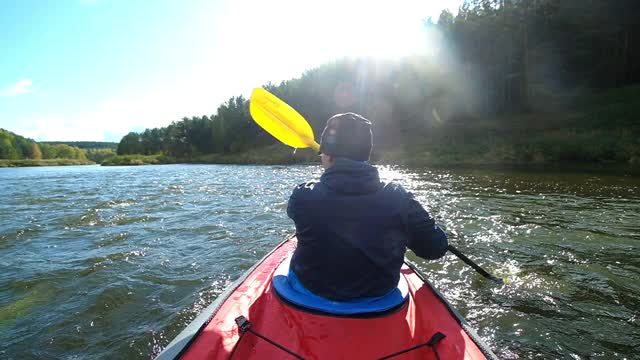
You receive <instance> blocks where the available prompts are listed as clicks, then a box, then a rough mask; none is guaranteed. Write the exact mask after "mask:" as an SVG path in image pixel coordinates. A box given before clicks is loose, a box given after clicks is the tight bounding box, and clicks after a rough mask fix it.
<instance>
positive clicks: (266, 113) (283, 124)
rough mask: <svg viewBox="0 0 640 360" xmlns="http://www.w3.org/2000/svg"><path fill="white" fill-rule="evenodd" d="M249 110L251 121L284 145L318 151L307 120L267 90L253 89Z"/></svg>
mask: <svg viewBox="0 0 640 360" xmlns="http://www.w3.org/2000/svg"><path fill="white" fill-rule="evenodd" d="M249 112H250V113H251V117H252V118H253V121H255V122H256V123H258V125H260V126H261V127H262V128H263V129H265V130H266V131H267V132H268V133H269V134H271V135H273V137H275V138H276V139H278V140H280V141H281V142H283V143H284V144H285V145H289V146H291V147H293V148H312V149H313V150H315V151H320V145H318V143H317V142H316V141H315V140H314V138H313V130H312V129H311V126H310V125H309V123H308V122H307V120H305V119H304V117H303V116H302V115H300V114H299V113H298V112H297V111H296V110H295V109H294V108H292V107H291V106H289V105H288V104H287V103H285V102H284V101H282V100H280V99H278V98H277V97H276V96H275V95H273V94H271V93H270V92H268V91H267V90H265V89H261V88H257V89H254V90H253V93H252V94H251V99H250V103H249Z"/></svg>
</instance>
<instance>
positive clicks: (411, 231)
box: [287, 158, 447, 300]
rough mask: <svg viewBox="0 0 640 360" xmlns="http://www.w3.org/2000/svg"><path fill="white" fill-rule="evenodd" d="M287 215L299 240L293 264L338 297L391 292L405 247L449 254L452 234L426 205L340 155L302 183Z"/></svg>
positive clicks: (311, 285)
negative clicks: (313, 178) (316, 179)
mask: <svg viewBox="0 0 640 360" xmlns="http://www.w3.org/2000/svg"><path fill="white" fill-rule="evenodd" d="M287 213H288V215H289V217H291V218H292V219H293V220H294V222H295V224H296V234H297V237H298V247H297V249H296V251H295V253H294V255H293V258H292V261H291V269H292V270H293V271H294V272H295V273H296V275H297V276H298V278H299V279H300V281H301V282H302V284H304V286H305V287H307V288H308V289H309V290H310V291H312V292H314V293H316V294H317V295H320V296H322V297H325V298H329V299H333V300H348V299H354V298H362V297H377V296H382V295H385V294H386V293H387V292H389V291H391V290H392V289H393V288H395V286H396V284H397V282H398V280H399V270H400V267H401V266H402V262H403V259H404V253H405V251H406V248H407V247H410V248H412V249H413V250H414V251H415V252H416V254H418V255H419V256H422V257H425V258H438V257H441V256H442V255H444V253H445V252H446V247H447V240H446V235H445V234H444V232H442V230H440V229H439V228H438V227H437V226H436V225H435V222H434V221H433V219H432V218H431V217H430V216H429V215H428V214H427V212H426V211H424V209H423V208H422V207H421V206H420V204H418V203H417V201H415V199H413V197H412V196H411V195H410V194H409V193H407V192H406V191H405V190H404V189H403V188H402V186H400V185H397V184H393V183H389V184H384V183H382V182H380V179H379V177H378V172H377V170H376V168H375V167H373V166H371V165H369V164H367V163H366V162H362V161H353V160H349V159H345V158H338V159H336V161H335V163H334V164H333V165H332V166H331V167H330V168H329V169H327V170H326V171H325V173H324V174H323V175H322V177H321V178H320V182H319V183H306V184H302V185H299V186H298V187H296V189H295V190H294V191H293V194H292V195H291V198H290V200H289V206H288V209H287Z"/></svg>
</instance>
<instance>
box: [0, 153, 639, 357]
mask: <svg viewBox="0 0 640 360" xmlns="http://www.w3.org/2000/svg"><path fill="white" fill-rule="evenodd" d="M320 173H321V169H320V168H319V167H317V166H294V167H281V166H278V167H269V166H264V167H257V166H217V165H207V166H205V165H203V166H190V165H175V166H173V165H172V166H148V167H135V168H126V167H125V168H121V167H114V168H102V167H55V168H29V169H27V168H24V169H0V184H2V186H0V198H1V199H3V201H2V202H0V273H2V274H3V276H2V277H0V343H2V344H3V347H2V348H1V349H0V358H9V359H13V358H16V359H18V358H19V359H28V358H43V357H44V358H59V357H73V356H79V357H87V356H89V355H90V357H95V358H113V357H116V358H141V359H142V358H149V357H150V354H154V353H157V352H158V351H159V350H160V349H161V348H162V347H163V346H164V345H166V344H167V343H168V342H169V341H170V340H171V339H172V338H173V336H175V335H176V334H177V333H178V332H179V331H180V330H181V329H182V328H183V327H184V326H185V325H186V324H187V323H188V322H189V321H190V320H192V319H193V318H194V317H195V315H196V314H197V313H198V312H199V311H200V310H202V309H203V308H204V307H206V305H207V304H209V303H210V302H211V301H213V300H214V299H215V298H216V297H217V296H218V295H219V294H220V293H221V292H222V291H223V290H224V289H225V287H226V286H228V285H229V284H230V283H231V282H232V281H233V280H234V279H235V278H237V277H238V276H240V274H241V273H242V272H243V271H244V270H246V269H247V268H249V267H250V266H251V265H252V264H253V263H255V262H256V261H257V260H258V259H259V258H260V257H262V256H263V255H264V254H266V253H267V252H268V251H269V250H271V248H272V247H273V246H274V245H275V244H277V243H278V242H280V241H281V240H282V239H283V238H284V236H285V235H286V234H288V233H289V232H291V231H292V229H293V224H292V223H291V222H290V220H289V219H288V218H287V217H286V211H285V210H286V202H287V198H288V196H289V194H290V191H291V189H292V188H293V186H294V185H295V184H297V183H300V182H302V181H305V180H307V179H309V178H317V177H318V176H319V175H320ZM380 173H381V176H382V177H383V178H384V179H385V180H395V181H398V182H401V183H402V184H403V185H405V187H407V189H409V190H410V191H412V192H413V193H414V194H415V195H416V197H417V198H418V199H419V200H420V201H421V202H422V203H423V204H424V205H425V207H427V208H428V209H429V210H430V211H431V212H432V214H433V215H434V216H435V217H436V218H437V220H438V221H439V222H440V223H441V224H442V225H443V227H445V228H446V230H447V232H448V233H449V235H450V238H451V241H452V242H453V243H455V244H456V246H457V247H458V248H459V249H460V250H461V251H463V252H464V253H466V254H467V255H469V256H470V257H471V258H472V259H474V260H476V261H477V262H479V263H480V264H482V265H483V266H484V267H485V268H487V269H488V270H489V271H490V272H492V273H495V274H497V275H498V276H500V277H502V278H504V279H505V280H506V283H505V285H503V286H496V285H494V284H492V283H490V282H488V281H486V280H484V279H483V278H482V277H481V276H479V275H477V274H476V273H475V272H474V271H473V270H472V269H470V268H469V267H467V266H466V265H464V264H463V263H462V262H461V261H459V260H457V259H456V258H455V257H454V256H453V255H448V256H447V257H445V258H444V259H443V260H440V261H435V262H424V261H421V260H419V259H416V258H414V257H413V256H411V255H409V256H410V257H411V258H412V259H413V260H414V261H416V262H417V264H418V265H419V267H420V268H421V269H422V270H423V271H424V272H425V273H427V274H428V276H429V278H431V279H432V280H433V282H434V283H435V285H436V286H437V287H438V289H440V290H441V291H442V292H443V293H444V295H445V296H446V297H447V299H449V300H450V301H451V302H452V303H453V305H454V306H455V307H456V308H458V309H459V310H460V312H461V313H462V314H463V315H464V316H465V317H466V318H467V320H468V321H469V322H470V323H471V324H472V325H473V326H474V327H475V328H476V329H477V330H478V332H479V333H480V335H481V336H482V337H483V338H484V339H486V340H487V341H488V342H489V343H490V345H491V346H492V348H494V349H495V351H496V353H498V355H499V356H500V357H502V358H525V359H526V358H537V357H539V356H543V357H544V358H567V357H573V358H576V359H577V358H603V359H608V358H623V357H625V356H626V357H629V358H632V357H633V356H635V354H636V349H637V348H638V346H639V345H640V335H639V334H640V329H639V328H638V327H639V326H640V320H638V318H639V313H640V285H639V283H638V281H637V279H638V276H639V275H640V260H639V259H640V258H639V257H638V256H636V254H637V253H638V248H639V247H640V246H639V241H640V186H639V185H640V179H638V178H631V177H618V176H594V175H592V174H589V175H585V174H536V173H519V172H499V171H490V172H489V171H469V170H430V169H406V168H397V167H388V166H384V167H380Z"/></svg>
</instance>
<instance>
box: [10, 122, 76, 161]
mask: <svg viewBox="0 0 640 360" xmlns="http://www.w3.org/2000/svg"><path fill="white" fill-rule="evenodd" d="M0 159H5V160H24V159H32V160H41V159H76V160H86V159H87V158H86V156H85V153H84V151H83V150H82V149H80V148H77V147H74V146H69V145H65V144H57V145H50V144H46V143H42V144H38V143H36V142H35V141H33V140H31V139H27V138H25V137H22V136H20V135H16V134H14V133H12V132H10V131H7V130H4V129H0Z"/></svg>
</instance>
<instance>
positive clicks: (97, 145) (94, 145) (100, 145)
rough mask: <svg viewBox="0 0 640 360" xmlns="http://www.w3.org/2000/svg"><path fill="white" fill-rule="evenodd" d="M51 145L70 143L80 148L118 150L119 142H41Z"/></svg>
mask: <svg viewBox="0 0 640 360" xmlns="http://www.w3.org/2000/svg"><path fill="white" fill-rule="evenodd" d="M42 143H45V144H49V145H61V144H63V145H69V146H75V147H77V148H80V149H85V150H89V149H113V150H116V148H117V147H118V143H117V142H105V141H45V142H41V144H42Z"/></svg>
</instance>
